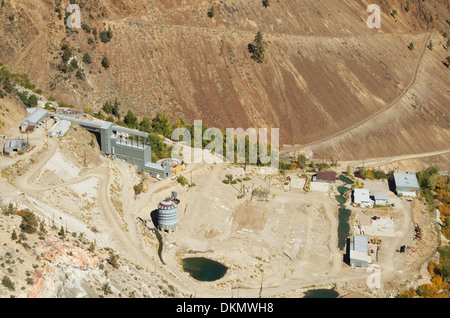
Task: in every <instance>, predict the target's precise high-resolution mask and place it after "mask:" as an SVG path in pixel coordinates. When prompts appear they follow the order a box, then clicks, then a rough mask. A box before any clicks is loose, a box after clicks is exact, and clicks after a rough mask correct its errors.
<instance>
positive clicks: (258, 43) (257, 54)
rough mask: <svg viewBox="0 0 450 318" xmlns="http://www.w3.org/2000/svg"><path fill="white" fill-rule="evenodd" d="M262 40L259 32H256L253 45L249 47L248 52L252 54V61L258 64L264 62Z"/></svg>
mask: <svg viewBox="0 0 450 318" xmlns="http://www.w3.org/2000/svg"><path fill="white" fill-rule="evenodd" d="M264 51H265V48H264V40H263V35H262V33H261V31H258V32H257V33H256V36H255V40H254V42H253V44H251V45H250V52H251V53H252V59H253V60H255V61H256V62H258V63H263V62H264Z"/></svg>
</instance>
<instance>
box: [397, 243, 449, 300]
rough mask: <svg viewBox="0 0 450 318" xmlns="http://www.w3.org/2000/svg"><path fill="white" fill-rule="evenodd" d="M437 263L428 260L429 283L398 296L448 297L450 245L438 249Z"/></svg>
mask: <svg viewBox="0 0 450 318" xmlns="http://www.w3.org/2000/svg"><path fill="white" fill-rule="evenodd" d="M438 251H439V254H440V259H439V263H437V262H433V261H432V262H429V263H428V272H429V273H430V274H431V282H430V283H429V284H424V285H420V286H419V287H417V289H414V288H411V289H409V290H406V291H404V292H402V293H400V294H399V295H398V296H397V297H398V298H413V297H420V298H449V297H450V284H449V281H450V246H445V247H441V248H439V249H438Z"/></svg>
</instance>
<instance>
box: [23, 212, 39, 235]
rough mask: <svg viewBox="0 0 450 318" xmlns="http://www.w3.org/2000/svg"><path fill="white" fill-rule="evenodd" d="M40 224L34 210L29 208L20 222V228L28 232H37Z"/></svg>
mask: <svg viewBox="0 0 450 318" xmlns="http://www.w3.org/2000/svg"><path fill="white" fill-rule="evenodd" d="M37 226H38V220H37V219H36V216H35V215H34V213H33V212H31V211H29V210H27V211H25V212H24V214H23V217H22V223H21V224H20V229H21V230H22V231H23V232H25V233H28V234H33V233H35V232H36V230H37Z"/></svg>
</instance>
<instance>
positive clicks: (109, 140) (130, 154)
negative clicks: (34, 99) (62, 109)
mask: <svg viewBox="0 0 450 318" xmlns="http://www.w3.org/2000/svg"><path fill="white" fill-rule="evenodd" d="M55 118H57V119H60V120H67V121H70V122H71V123H74V124H78V125H80V126H81V127H83V128H85V129H86V130H88V131H90V132H93V133H94V134H95V135H96V136H97V139H98V142H99V145H100V149H101V151H102V152H103V153H105V154H106V155H110V156H111V157H112V158H115V159H119V160H122V161H123V162H128V163H130V164H134V165H136V166H137V167H138V169H139V170H140V171H144V172H147V173H148V174H150V175H151V176H153V177H156V178H161V179H164V178H166V177H168V176H170V175H171V173H172V169H171V167H170V165H169V164H167V163H166V164H154V163H152V162H151V158H152V151H151V147H150V145H149V144H147V143H146V141H145V139H146V138H147V137H148V134H147V133H145V132H141V131H138V130H135V129H129V128H126V127H122V126H118V125H116V124H115V123H112V122H108V121H98V122H95V121H88V120H83V119H78V118H73V117H68V116H55Z"/></svg>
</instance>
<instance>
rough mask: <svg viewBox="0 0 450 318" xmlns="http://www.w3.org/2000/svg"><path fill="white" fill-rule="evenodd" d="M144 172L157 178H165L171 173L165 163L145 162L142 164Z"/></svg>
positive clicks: (170, 169)
mask: <svg viewBox="0 0 450 318" xmlns="http://www.w3.org/2000/svg"><path fill="white" fill-rule="evenodd" d="M144 172H147V173H148V174H149V175H151V176H152V177H155V178H157V179H165V178H167V177H168V176H170V175H171V174H172V168H171V167H170V165H169V164H167V163H153V162H147V163H146V164H145V165H144Z"/></svg>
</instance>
